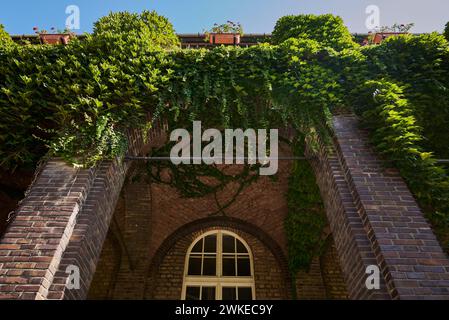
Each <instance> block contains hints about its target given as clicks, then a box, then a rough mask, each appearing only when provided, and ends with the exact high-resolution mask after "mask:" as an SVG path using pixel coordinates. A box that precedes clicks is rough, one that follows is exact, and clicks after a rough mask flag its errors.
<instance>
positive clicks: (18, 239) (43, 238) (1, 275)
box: [0, 123, 166, 299]
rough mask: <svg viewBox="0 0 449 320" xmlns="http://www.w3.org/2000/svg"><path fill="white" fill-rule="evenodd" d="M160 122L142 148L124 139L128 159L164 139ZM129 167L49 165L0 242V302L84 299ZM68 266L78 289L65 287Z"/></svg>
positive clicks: (139, 140)
mask: <svg viewBox="0 0 449 320" xmlns="http://www.w3.org/2000/svg"><path fill="white" fill-rule="evenodd" d="M165 131H166V126H165V125H162V124H160V123H158V124H157V125H156V126H155V127H154V129H152V130H151V131H150V132H149V134H148V137H149V138H150V139H151V142H149V143H144V139H143V137H142V135H141V131H131V132H129V134H128V140H129V145H130V147H129V150H128V152H129V154H131V155H139V154H141V153H142V152H144V151H143V150H148V148H149V147H151V146H152V143H153V141H155V142H157V143H159V140H161V141H163V140H164V139H165V134H164V133H165ZM129 166H130V163H129V162H123V161H119V160H114V161H103V162H102V163H101V164H99V165H98V166H97V167H96V168H93V169H76V168H73V167H72V166H69V165H67V164H66V163H64V162H63V161H62V160H61V159H51V160H50V161H48V162H47V163H46V165H45V167H44V168H43V170H42V171H41V173H40V174H39V175H38V176H37V179H36V181H35V182H34V183H33V185H32V186H31V188H30V189H29V193H28V194H27V196H26V197H25V199H24V200H23V201H22V202H21V204H20V206H19V208H18V209H17V210H16V214H15V218H14V221H13V222H12V223H11V224H10V225H9V226H8V229H7V230H6V233H5V234H4V236H3V238H2V239H1V240H0V299H84V298H86V296H87V292H88V289H89V286H90V283H91V281H92V277H93V274H94V273H95V269H96V265H97V262H98V259H99V256H100V252H101V249H102V246H103V242H104V240H105V238H106V234H107V231H108V229H109V224H110V221H111V218H112V215H113V213H114V209H115V206H116V202H117V199H118V196H119V194H120V190H121V188H122V185H123V183H124V180H125V177H126V173H127V171H128V169H129ZM68 265H74V266H77V267H78V268H79V270H80V279H81V283H80V289H72V290H69V289H68V288H67V287H66V284H67V283H68V281H69V274H68V273H66V268H67V266H68Z"/></svg>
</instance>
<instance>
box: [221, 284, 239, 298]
mask: <svg viewBox="0 0 449 320" xmlns="http://www.w3.org/2000/svg"><path fill="white" fill-rule="evenodd" d="M222 299H223V300H237V296H236V288H230V287H223V291H222Z"/></svg>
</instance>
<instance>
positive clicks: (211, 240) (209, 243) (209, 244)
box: [204, 234, 217, 253]
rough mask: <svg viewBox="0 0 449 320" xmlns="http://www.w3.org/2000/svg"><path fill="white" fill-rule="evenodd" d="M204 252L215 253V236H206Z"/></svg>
mask: <svg viewBox="0 0 449 320" xmlns="http://www.w3.org/2000/svg"><path fill="white" fill-rule="evenodd" d="M204 252H208V253H216V252H217V235H215V234H214V235H211V236H207V237H206V239H205V242H204Z"/></svg>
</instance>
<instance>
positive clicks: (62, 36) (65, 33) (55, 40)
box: [33, 27, 75, 45]
mask: <svg viewBox="0 0 449 320" xmlns="http://www.w3.org/2000/svg"><path fill="white" fill-rule="evenodd" d="M33 30H34V32H35V33H37V34H38V35H39V38H40V40H41V43H42V44H64V45H66V44H68V43H69V41H70V39H72V38H73V37H74V35H75V34H74V33H73V32H71V31H70V30H69V29H68V28H66V29H64V30H62V31H61V30H56V29H55V28H51V32H47V30H44V29H42V30H39V28H38V27H34V28H33Z"/></svg>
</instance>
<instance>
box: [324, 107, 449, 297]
mask: <svg viewBox="0 0 449 320" xmlns="http://www.w3.org/2000/svg"><path fill="white" fill-rule="evenodd" d="M333 122H334V131H335V142H336V145H337V154H338V158H339V163H340V165H341V167H342V168H343V172H344V175H343V177H340V179H343V178H344V180H345V182H346V183H347V185H348V186H349V190H350V196H351V197H352V199H353V203H354V204H355V206H356V209H357V213H358V216H359V218H361V220H362V223H363V228H364V231H365V234H366V235H367V236H368V239H369V244H370V246H371V248H372V252H373V253H374V255H375V259H376V262H377V265H378V266H379V267H380V268H381V272H382V274H383V277H384V279H385V283H386V285H387V288H388V292H389V294H390V295H391V297H392V298H393V299H425V298H426V299H449V260H448V257H447V256H446V254H445V253H444V252H443V250H442V248H441V247H440V245H439V243H438V241H437V239H436V237H435V235H434V234H433V232H432V229H431V227H430V225H429V224H428V222H427V221H426V219H425V218H424V215H423V213H422V212H421V210H420V208H419V206H418V204H417V203H416V201H415V199H414V197H413V196H412V194H411V192H410V191H409V189H408V187H407V185H406V184H405V182H404V180H403V179H402V178H401V176H400V175H399V172H398V170H395V169H391V168H385V163H384V162H383V161H382V160H381V159H379V158H378V157H377V156H376V154H375V153H374V152H373V150H372V148H371V147H370V146H369V143H368V141H369V140H368V135H367V132H365V131H364V130H361V129H360V128H359V122H358V120H357V119H356V118H355V117H352V116H338V117H335V118H334V121H333ZM348 200H349V199H348ZM360 272H362V270H360Z"/></svg>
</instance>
